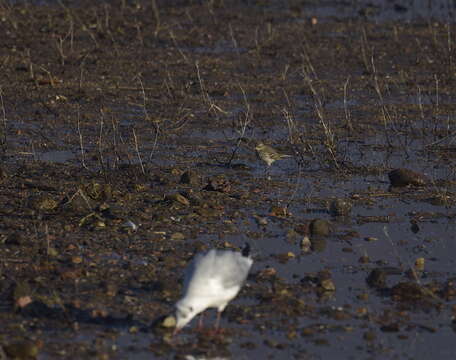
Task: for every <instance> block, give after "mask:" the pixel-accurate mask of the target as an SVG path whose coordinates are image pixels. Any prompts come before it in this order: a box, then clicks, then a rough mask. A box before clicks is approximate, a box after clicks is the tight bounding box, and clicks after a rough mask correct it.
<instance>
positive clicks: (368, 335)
mask: <svg viewBox="0 0 456 360" xmlns="http://www.w3.org/2000/svg"><path fill="white" fill-rule="evenodd" d="M363 338H364V340H366V341H374V340H375V339H376V338H377V336H376V335H375V332H373V331H366V332H365V333H364V335H363Z"/></svg>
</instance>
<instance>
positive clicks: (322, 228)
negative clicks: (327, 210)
mask: <svg viewBox="0 0 456 360" xmlns="http://www.w3.org/2000/svg"><path fill="white" fill-rule="evenodd" d="M309 230H310V234H311V235H312V236H328V235H329V234H330V233H331V225H330V224H329V222H328V221H326V220H323V219H314V220H312V221H311V222H310V225H309Z"/></svg>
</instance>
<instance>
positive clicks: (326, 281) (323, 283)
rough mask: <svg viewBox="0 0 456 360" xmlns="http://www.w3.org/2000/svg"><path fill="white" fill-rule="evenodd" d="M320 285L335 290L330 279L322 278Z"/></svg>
mask: <svg viewBox="0 0 456 360" xmlns="http://www.w3.org/2000/svg"><path fill="white" fill-rule="evenodd" d="M320 286H321V287H322V288H323V289H324V290H326V291H335V290H336V285H334V282H333V281H332V280H331V279H324V280H322V281H321V282H320Z"/></svg>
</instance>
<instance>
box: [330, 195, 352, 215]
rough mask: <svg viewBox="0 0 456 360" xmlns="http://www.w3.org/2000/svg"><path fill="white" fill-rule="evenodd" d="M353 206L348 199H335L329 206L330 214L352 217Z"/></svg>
mask: <svg viewBox="0 0 456 360" xmlns="http://www.w3.org/2000/svg"><path fill="white" fill-rule="evenodd" d="M352 207H353V204H352V203H351V201H350V200H348V199H335V200H333V201H332V202H331V204H330V206H329V212H330V214H331V215H332V216H347V215H350V212H351V209H352Z"/></svg>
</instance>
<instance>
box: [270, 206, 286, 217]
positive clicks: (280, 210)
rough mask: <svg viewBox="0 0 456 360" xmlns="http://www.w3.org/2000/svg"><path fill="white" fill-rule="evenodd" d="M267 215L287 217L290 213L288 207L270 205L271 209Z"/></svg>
mask: <svg viewBox="0 0 456 360" xmlns="http://www.w3.org/2000/svg"><path fill="white" fill-rule="evenodd" d="M269 215H271V216H275V217H287V216H289V215H290V213H289V211H288V208H286V207H283V206H275V205H274V206H272V207H271V210H269Z"/></svg>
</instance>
